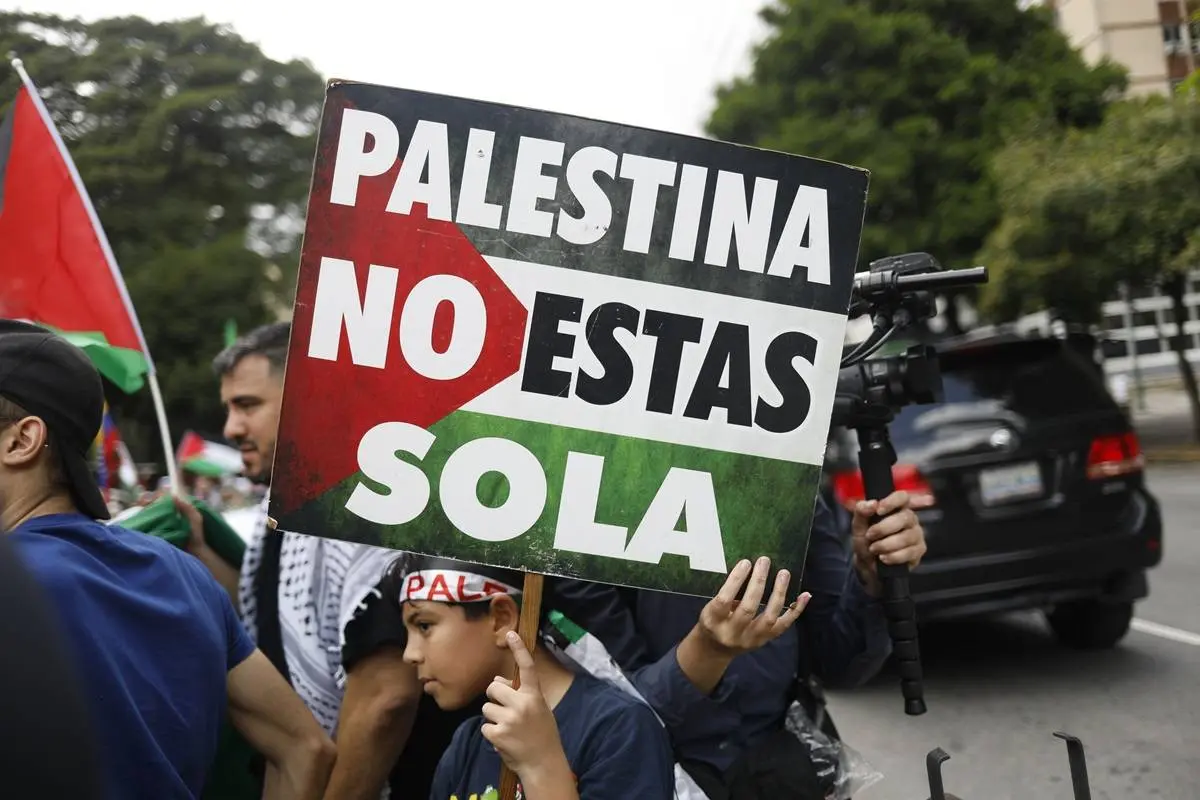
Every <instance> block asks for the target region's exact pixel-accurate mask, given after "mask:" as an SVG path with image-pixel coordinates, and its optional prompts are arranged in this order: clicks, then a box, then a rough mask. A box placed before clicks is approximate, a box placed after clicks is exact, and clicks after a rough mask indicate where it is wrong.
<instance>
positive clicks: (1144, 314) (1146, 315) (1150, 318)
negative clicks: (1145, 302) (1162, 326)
mask: <svg viewBox="0 0 1200 800" xmlns="http://www.w3.org/2000/svg"><path fill="white" fill-rule="evenodd" d="M1133 324H1134V326H1135V327H1139V328H1140V327H1141V326H1143V325H1157V324H1158V320H1157V319H1155V318H1154V312H1153V311H1135V312H1133Z"/></svg>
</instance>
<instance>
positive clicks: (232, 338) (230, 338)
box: [225, 317, 237, 347]
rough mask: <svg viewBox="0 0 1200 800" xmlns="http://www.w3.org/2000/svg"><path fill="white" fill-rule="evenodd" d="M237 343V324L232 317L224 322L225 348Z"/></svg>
mask: <svg viewBox="0 0 1200 800" xmlns="http://www.w3.org/2000/svg"><path fill="white" fill-rule="evenodd" d="M236 341H237V322H236V321H234V319H233V318H232V317H230V318H229V319H227V320H225V346H226V347H229V345H231V344H233V343H234V342H236Z"/></svg>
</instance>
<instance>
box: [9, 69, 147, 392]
mask: <svg viewBox="0 0 1200 800" xmlns="http://www.w3.org/2000/svg"><path fill="white" fill-rule="evenodd" d="M18 72H19V73H20V74H21V78H22V86H21V88H20V89H18V90H17V97H16V101H15V102H14V103H13V106H12V109H11V110H10V111H9V113H8V116H7V117H6V118H5V120H4V122H3V125H0V303H3V312H4V316H6V317H10V318H17V319H31V320H34V321H36V322H44V323H48V324H50V325H53V326H54V327H56V328H61V329H63V330H66V331H99V332H101V333H103V334H104V336H105V338H106V339H107V340H108V343H109V344H111V345H114V346H116V347H122V348H125V349H128V350H133V351H134V352H137V353H141V355H142V357H143V358H145V360H146V362H147V364H148V365H150V369H151V370H152V369H153V366H152V362H151V361H150V354H149V350H148V348H147V347H146V342H145V338H144V337H143V336H142V329H141V325H140V324H139V323H138V319H137V314H136V313H135V312H134V310H133V303H132V302H130V300H129V292H128V290H127V289H126V288H125V280H124V279H123V278H122V277H121V273H120V270H118V268H117V262H116V259H115V258H114V257H113V254H112V250H111V249H110V247H109V245H108V239H107V238H106V237H105V236H104V232H103V230H102V229H101V227H100V221H99V220H98V219H97V217H96V212H95V210H94V209H93V208H92V202H91V200H90V198H89V197H88V194H87V191H86V189H85V188H84V186H83V181H82V180H80V178H79V173H78V172H76V170H75V164H74V163H73V162H72V161H71V157H70V155H69V154H68V153H67V149H66V146H65V145H64V144H63V141H62V139H61V138H60V137H59V135H58V130H57V129H56V128H55V127H54V123H53V122H52V121H51V120H50V115H49V113H48V112H47V111H46V107H45V106H44V105H42V101H41V99H40V98H39V97H38V94H37V91H36V89H35V88H34V86H33V84H32V82H31V81H30V80H29V76H28V75H26V74H25V72H24V70H22V69H19V68H18Z"/></svg>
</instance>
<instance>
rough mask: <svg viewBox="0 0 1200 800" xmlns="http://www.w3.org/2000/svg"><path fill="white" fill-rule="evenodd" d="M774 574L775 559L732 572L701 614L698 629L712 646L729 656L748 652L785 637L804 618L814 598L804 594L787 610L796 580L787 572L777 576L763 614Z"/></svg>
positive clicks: (744, 563)
mask: <svg viewBox="0 0 1200 800" xmlns="http://www.w3.org/2000/svg"><path fill="white" fill-rule="evenodd" d="M752 570H753V571H752ZM770 571H771V559H769V558H767V557H765V556H764V557H762V558H760V559H758V561H757V562H755V563H754V565H753V567H752V566H751V564H750V562H749V561H748V560H743V561H739V562H738V563H737V565H736V566H735V567H734V568H733V570H732V571H730V573H729V577H728V578H726V579H725V585H724V586H722V587H721V590H720V591H719V592H717V595H716V597H714V598H713V599H712V600H709V601H708V604H707V605H705V606H704V609H703V610H702V611H701V612H700V621H699V625H698V630H699V632H700V633H701V635H702V636H703V637H704V639H705V644H706V645H707V646H708V647H710V648H712V649H713V650H714V651H716V652H719V653H722V654H724V655H726V656H729V657H732V656H737V655H740V654H742V653H748V652H750V651H751V650H757V649H758V648H760V647H762V646H763V645H765V644H766V643H767V642H769V641H771V640H772V639H775V638H777V637H779V636H780V635H782V634H783V632H784V631H786V630H787V629H788V628H790V627H791V626H792V625H793V624H794V623H795V622H796V620H797V619H799V618H800V614H801V613H802V612H803V611H804V608H805V606H807V605H808V601H809V599H810V597H811V595H809V594H808V593H807V592H806V593H803V594H801V595H800V596H799V597H797V598H796V600H795V601H794V602H792V603H791V604H790V605H788V606H787V607H786V608H785V607H784V603H785V602H787V591H788V584H789V583H790V582H791V577H792V576H791V573H789V572H788V571H787V570H786V569H781V570H779V574H777V575H776V576H775V586H774V588H773V589H772V590H771V597H770V599H769V600H768V601H767V607H766V609H764V610H763V611H762V613H759V606H760V605H761V604H762V599H763V594H764V592H765V591H766V588H767V576H768V574H769V573H770ZM747 578H749V579H750V583H749V585H748V586H746V579H747ZM743 586H746V592H745V594H743V595H742V599H741V601H740V602H739V601H738V599H737V595H738V592H739V591H740V590H741V589H742V587H743Z"/></svg>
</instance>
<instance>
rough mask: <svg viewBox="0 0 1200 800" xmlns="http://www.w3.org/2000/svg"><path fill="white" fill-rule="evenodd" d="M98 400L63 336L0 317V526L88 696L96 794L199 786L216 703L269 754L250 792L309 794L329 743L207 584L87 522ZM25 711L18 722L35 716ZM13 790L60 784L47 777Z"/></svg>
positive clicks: (103, 511)
mask: <svg viewBox="0 0 1200 800" xmlns="http://www.w3.org/2000/svg"><path fill="white" fill-rule="evenodd" d="M103 407H104V392H103V388H102V386H101V383H100V375H99V374H98V373H97V372H96V369H95V367H93V366H92V364H91V362H89V361H88V360H87V357H86V356H84V355H83V353H82V352H81V351H80V350H79V349H78V348H76V347H74V346H72V345H71V344H69V343H68V342H67V341H66V340H64V339H62V338H61V337H59V336H57V335H55V334H53V333H51V332H49V331H47V330H45V329H44V328H40V327H38V326H36V325H32V324H29V323H24V322H15V321H12V320H0V486H2V487H3V488H4V492H3V496H2V497H0V530H6V531H10V532H9V533H7V534H5V535H6V536H7V537H8V540H9V541H10V542H11V543H12V544H14V545H15V549H16V550H17V551H18V553H19V555H20V556H21V557H22V560H23V561H24V562H25V564H26V565H27V567H28V569H29V572H30V573H31V574H32V575H33V577H34V579H35V580H36V581H37V582H38V583H39V584H40V585H41V588H42V590H43V591H44V592H45V594H46V596H47V597H48V599H49V601H50V603H51V605H52V607H53V608H54V610H55V612H57V613H56V614H55V616H56V617H57V619H56V622H57V624H58V626H59V627H60V630H61V631H62V633H63V636H64V639H65V642H66V645H67V653H68V657H69V658H70V660H71V661H73V663H74V667H75V669H74V673H75V675H76V676H77V677H78V680H79V682H80V686H81V688H82V693H83V696H84V698H85V701H86V702H87V703H88V705H89V706H90V708H89V711H90V712H91V713H90V716H91V721H92V728H91V729H92V731H93V732H94V734H95V737H96V744H97V747H98V749H99V755H100V759H101V764H102V781H103V783H104V796H105V797H106V798H109V800H124V799H128V800H142V798H145V799H146V800H150V799H151V798H153V799H154V800H158V799H159V798H165V797H176V798H196V797H199V795H200V792H201V790H202V788H203V786H204V783H205V781H206V778H207V776H208V771H209V767H210V765H211V763H212V760H213V757H214V755H215V753H216V749H217V740H218V735H219V731H220V727H221V724H222V721H223V717H224V715H225V711H226V708H228V712H229V715H230V718H231V720H232V722H233V724H234V727H236V728H237V729H238V730H239V731H240V732H241V733H242V735H243V736H245V738H246V740H247V741H248V742H250V744H251V745H253V746H254V747H255V748H256V749H258V750H259V751H260V752H262V753H263V754H264V755H265V756H266V757H267V759H268V761H269V763H270V767H271V769H270V771H269V773H268V775H269V778H270V780H269V782H268V788H269V790H270V791H269V793H268V794H267V795H266V796H267V797H269V798H276V797H289V798H309V799H310V800H317V798H320V797H321V796H322V794H323V790H324V788H325V784H326V781H327V779H328V777H329V769H330V767H331V766H332V763H333V758H334V754H333V743H332V742H331V741H330V739H329V737H328V736H327V735H326V734H325V733H324V732H322V731H321V730H320V728H319V727H318V726H317V725H316V724H315V723H314V722H313V720H312V718H311V717H310V716H309V715H308V713H307V712H306V711H305V709H304V706H303V705H302V704H301V703H300V702H299V700H297V699H296V697H295V695H294V694H293V693H292V692H291V691H290V690H289V689H288V687H287V684H286V683H285V682H284V681H283V680H281V679H280V677H279V675H278V674H277V673H276V672H275V670H274V669H273V668H272V666H271V664H270V662H269V661H268V660H267V659H266V657H265V656H264V655H263V654H262V653H261V652H259V651H258V650H257V649H256V648H255V647H254V644H253V642H251V641H250V639H249V638H248V637H247V636H246V632H245V630H243V628H242V625H241V623H239V622H238V620H237V616H236V614H235V613H234V610H233V606H232V604H231V603H230V602H229V598H228V597H227V596H226V595H225V593H224V592H223V591H222V590H221V587H220V586H218V585H217V582H216V581H214V580H213V578H212V576H211V575H209V574H208V572H207V571H206V570H205V569H204V568H203V567H201V566H200V565H199V564H197V563H196V561H195V559H192V558H190V557H188V556H187V555H185V554H183V553H180V552H179V551H178V550H176V549H175V548H174V547H172V546H170V545H169V544H167V543H166V542H163V541H161V540H159V539H156V538H154V537H150V536H145V535H142V534H140V533H136V532H133V531H128V530H125V529H124V528H121V527H118V526H115V525H111V526H110V525H105V524H103V522H101V520H106V519H108V517H109V514H108V508H107V507H106V505H105V503H104V498H103V497H102V496H101V494H100V489H99V488H98V487H97V485H96V479H95V477H94V475H93V474H92V467H91V463H90V460H89V458H88V450H89V448H90V447H91V444H92V441H93V440H94V439H95V436H96V433H97V431H99V429H100V423H101V417H102V414H103ZM6 644H8V645H13V646H16V645H14V642H13V641H6ZM14 654H16V655H20V656H23V657H25V658H29V657H31V655H32V654H31V653H30V652H29V651H27V650H25V651H20V653H19V654H18V653H17V651H14ZM43 666H44V667H45V668H46V669H51V668H52V665H51V664H46V665H43ZM20 688H21V689H22V690H29V689H31V688H35V687H32V686H23V687H20ZM67 691H68V692H69V690H67ZM68 696H69V695H68ZM43 699H44V700H45V699H47V698H43ZM47 708H50V707H49V706H47ZM26 724H27V725H28V726H29V727H30V733H31V735H32V733H33V732H34V731H36V729H37V727H38V722H37V720H28V721H27V722H26ZM9 777H11V776H9ZM16 791H17V793H18V794H24V793H25V792H26V791H29V792H33V793H35V794H36V795H37V796H55V797H58V796H62V795H61V794H59V793H57V792H55V791H53V790H52V784H48V785H43V786H38V787H36V788H35V787H33V786H23V787H19V788H17V789H16Z"/></svg>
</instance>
